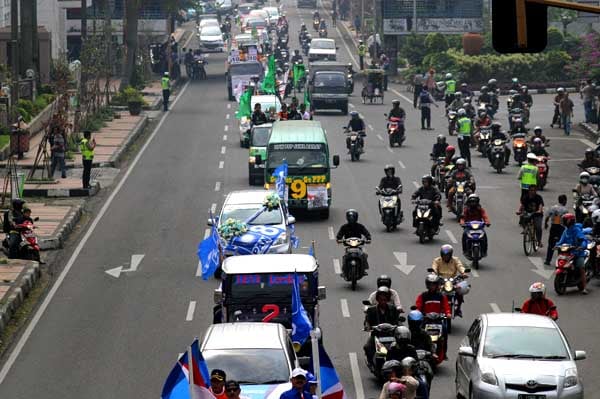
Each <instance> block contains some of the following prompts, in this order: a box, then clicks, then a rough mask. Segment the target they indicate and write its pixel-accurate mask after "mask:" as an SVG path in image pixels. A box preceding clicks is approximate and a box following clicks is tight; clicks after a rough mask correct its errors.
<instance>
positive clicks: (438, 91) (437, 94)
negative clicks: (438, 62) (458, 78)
mask: <svg viewBox="0 0 600 399" xmlns="http://www.w3.org/2000/svg"><path fill="white" fill-rule="evenodd" d="M445 98H446V83H445V82H444V81H438V82H435V87H434V89H433V99H434V100H435V101H443V100H444V99H445Z"/></svg>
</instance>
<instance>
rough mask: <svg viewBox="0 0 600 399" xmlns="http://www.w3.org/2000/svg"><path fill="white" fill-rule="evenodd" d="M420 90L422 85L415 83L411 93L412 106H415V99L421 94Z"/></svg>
mask: <svg viewBox="0 0 600 399" xmlns="http://www.w3.org/2000/svg"><path fill="white" fill-rule="evenodd" d="M421 90H423V85H415V91H414V93H413V107H414V108H417V101H418V100H419V95H420V94H421Z"/></svg>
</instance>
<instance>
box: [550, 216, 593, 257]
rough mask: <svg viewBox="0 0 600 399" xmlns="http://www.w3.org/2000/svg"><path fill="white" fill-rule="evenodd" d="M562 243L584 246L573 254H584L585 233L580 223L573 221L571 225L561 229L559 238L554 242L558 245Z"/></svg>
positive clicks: (585, 244)
mask: <svg viewBox="0 0 600 399" xmlns="http://www.w3.org/2000/svg"><path fill="white" fill-rule="evenodd" d="M562 244H569V245H573V246H575V247H581V248H584V249H581V250H578V251H575V255H576V256H580V257H581V256H585V248H586V247H587V244H588V242H587V239H586V238H585V234H583V228H582V225H581V223H575V224H574V225H573V226H571V227H569V228H568V229H565V230H564V231H563V233H562V236H561V237H560V240H559V241H558V242H557V243H556V246H557V247H559V246H561V245H562Z"/></svg>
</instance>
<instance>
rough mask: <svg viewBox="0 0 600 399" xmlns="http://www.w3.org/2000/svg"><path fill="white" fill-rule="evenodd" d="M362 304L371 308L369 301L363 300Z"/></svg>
mask: <svg viewBox="0 0 600 399" xmlns="http://www.w3.org/2000/svg"><path fill="white" fill-rule="evenodd" d="M362 304H363V305H365V306H371V301H369V300H368V299H363V301H362Z"/></svg>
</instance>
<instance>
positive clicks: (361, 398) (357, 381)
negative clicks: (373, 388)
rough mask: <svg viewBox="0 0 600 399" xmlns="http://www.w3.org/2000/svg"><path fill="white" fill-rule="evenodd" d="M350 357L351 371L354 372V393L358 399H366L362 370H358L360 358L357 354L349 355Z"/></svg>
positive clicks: (351, 353)
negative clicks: (361, 375)
mask: <svg viewBox="0 0 600 399" xmlns="http://www.w3.org/2000/svg"><path fill="white" fill-rule="evenodd" d="M348 356H349V357H350V369H351V370H352V379H353V380H354V391H355V392H354V393H355V398H356V399H365V390H364V389H363V384H362V379H361V377H360V369H359V368H358V358H357V356H356V353H355V352H350V353H348Z"/></svg>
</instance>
